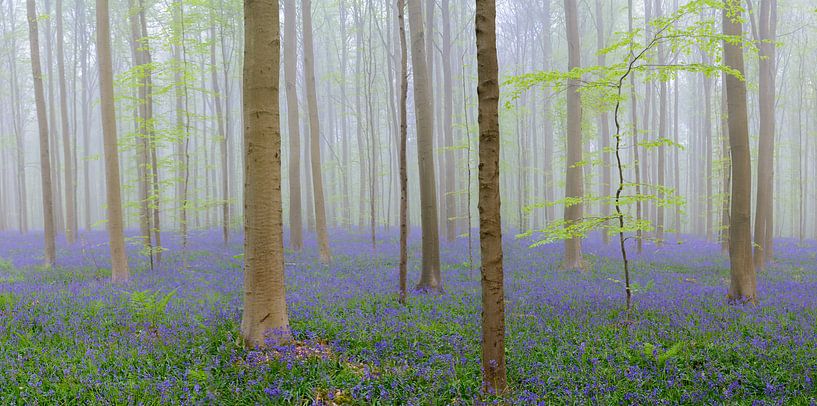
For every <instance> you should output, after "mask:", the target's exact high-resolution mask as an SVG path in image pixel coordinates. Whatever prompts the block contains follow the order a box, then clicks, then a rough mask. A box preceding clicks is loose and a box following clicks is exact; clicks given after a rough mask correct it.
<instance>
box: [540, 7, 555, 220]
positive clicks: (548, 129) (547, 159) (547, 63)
mask: <svg viewBox="0 0 817 406" xmlns="http://www.w3.org/2000/svg"><path fill="white" fill-rule="evenodd" d="M550 2H551V0H543V10H544V13H543V20H544V21H543V24H544V27H545V29H544V30H542V36H543V37H544V41H543V42H544V43H543V44H542V61H543V64H542V69H544V70H546V71H547V70H550V67H551V58H552V53H553V52H552V50H553V44H552V39H551V36H552V33H551V31H550V30H551V17H552V16H551V12H550V5H551V3H550ZM550 98H551V92H550V89H548V88H547V87H545V89H544V95H543V98H542V100H543V104H542V112H543V113H544V114H542V132H543V133H544V134H543V135H544V151H539V152H540V153H541V154H542V165H543V166H544V176H543V177H542V178H543V179H542V181H543V182H542V183H543V186H544V189H545V193H544V198H545V201H546V202H552V201H554V200H556V197H555V196H554V190H553V189H554V187H555V184H554V182H553V149H554V148H553V145H554V142H553V121H552V120H551V118H550V115H551V101H550ZM555 219H556V215H555V214H554V209H553V206H551V205H547V206H546V207H545V221H546V222H550V221H554V220H555Z"/></svg>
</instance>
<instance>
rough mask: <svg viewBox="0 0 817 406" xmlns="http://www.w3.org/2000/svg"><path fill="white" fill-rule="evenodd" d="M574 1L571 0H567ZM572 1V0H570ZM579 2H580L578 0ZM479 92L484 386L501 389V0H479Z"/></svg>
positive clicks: (503, 380) (503, 384)
mask: <svg viewBox="0 0 817 406" xmlns="http://www.w3.org/2000/svg"><path fill="white" fill-rule="evenodd" d="M568 1H571V0H568ZM566 3H567V2H566ZM573 5H574V7H575V3H573ZM474 25H475V28H476V38H477V76H478V79H477V80H478V86H477V93H478V94H479V246H480V252H481V253H482V371H483V379H482V386H483V389H484V390H485V391H486V392H488V393H502V392H504V391H505V390H506V389H507V379H506V375H505V287H504V274H503V269H502V220H501V217H500V193H499V146H500V144H499V67H498V63H497V55H496V0H477V9H476V18H475V19H474Z"/></svg>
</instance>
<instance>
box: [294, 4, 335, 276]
mask: <svg viewBox="0 0 817 406" xmlns="http://www.w3.org/2000/svg"><path fill="white" fill-rule="evenodd" d="M301 9H302V10H301V12H302V13H303V32H304V77H305V79H306V100H307V107H308V109H309V137H310V141H311V142H310V143H309V151H310V153H309V158H310V159H309V161H310V164H311V166H312V189H313V195H314V196H315V223H316V228H317V231H318V249H319V251H320V258H321V262H323V263H329V261H331V260H332V254H331V252H330V251H329V235H328V234H327V232H326V208H325V202H324V197H323V174H322V170H321V144H320V134H321V128H320V122H319V119H318V94H317V90H316V89H315V51H314V50H313V48H314V46H313V41H312V0H303V1H302V2H301Z"/></svg>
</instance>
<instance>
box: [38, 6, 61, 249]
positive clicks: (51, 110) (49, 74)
mask: <svg viewBox="0 0 817 406" xmlns="http://www.w3.org/2000/svg"><path fill="white" fill-rule="evenodd" d="M44 3H45V12H46V14H49V15H50V13H51V1H50V0H45V2H44ZM43 22H44V24H45V63H46V67H45V70H46V78H47V80H48V89H47V90H48V122H49V125H48V129H49V133H48V137H49V140H50V141H49V142H50V143H51V147H50V148H49V153H50V154H51V187H52V188H53V189H54V191H53V195H54V221H55V224H56V232H57V233H60V232H62V231H65V216H64V215H63V211H62V203H63V200H62V186H61V185H62V182H61V181H60V154H59V150H60V148H59V145H60V144H59V140H58V137H57V131H58V130H57V125H58V124H57V115H56V114H57V108H56V105H55V103H56V101H55V97H56V96H55V95H54V82H55V80H54V78H55V75H54V74H53V73H54V72H53V67H54V62H53V61H54V57H53V52H52V50H53V49H54V47H53V46H52V43H53V38H54V35H53V32H52V31H51V20H50V18H45V19H43Z"/></svg>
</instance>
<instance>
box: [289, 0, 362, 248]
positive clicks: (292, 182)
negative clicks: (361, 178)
mask: <svg viewBox="0 0 817 406" xmlns="http://www.w3.org/2000/svg"><path fill="white" fill-rule="evenodd" d="M295 2H296V0H285V1H284V81H285V83H286V87H285V89H286V98H287V126H288V127H287V128H288V129H289V131H288V135H289V239H290V244H292V249H294V250H295V251H300V250H301V249H302V248H303V244H304V242H303V228H304V227H303V221H302V220H301V211H302V209H301V134H300V123H301V122H300V118H299V117H298V88H297V87H296V84H297V81H298V72H297V67H298V50H297V47H298V38H297V37H296V36H297V30H296V27H297V22H296V21H295V20H296V10H295V8H296V7H295V6H296V4H295ZM346 204H348V203H346Z"/></svg>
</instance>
